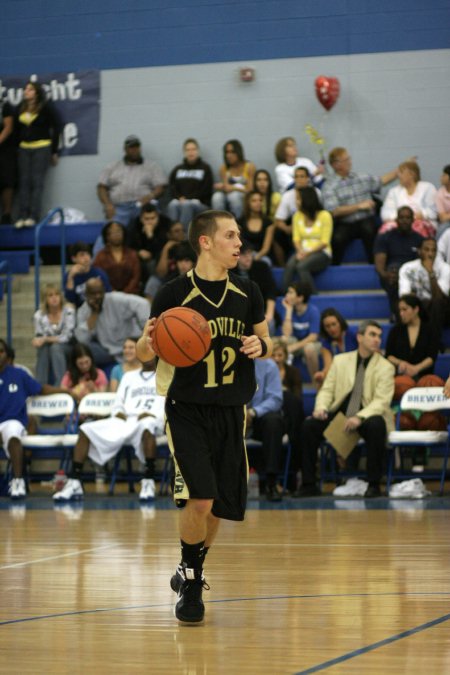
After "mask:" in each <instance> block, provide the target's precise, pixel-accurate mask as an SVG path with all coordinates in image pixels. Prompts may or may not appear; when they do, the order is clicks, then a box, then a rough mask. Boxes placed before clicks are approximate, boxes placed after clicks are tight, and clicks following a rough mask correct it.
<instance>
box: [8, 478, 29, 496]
mask: <svg viewBox="0 0 450 675" xmlns="http://www.w3.org/2000/svg"><path fill="white" fill-rule="evenodd" d="M9 496H10V497H11V499H24V497H26V496H27V488H26V485H25V481H24V479H23V478H13V479H12V481H11V482H10V484H9Z"/></svg>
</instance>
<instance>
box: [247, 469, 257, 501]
mask: <svg viewBox="0 0 450 675" xmlns="http://www.w3.org/2000/svg"><path fill="white" fill-rule="evenodd" d="M247 496H248V498H249V499H258V497H259V476H258V474H257V473H256V469H253V468H252V469H250V472H249V477H248V489H247Z"/></svg>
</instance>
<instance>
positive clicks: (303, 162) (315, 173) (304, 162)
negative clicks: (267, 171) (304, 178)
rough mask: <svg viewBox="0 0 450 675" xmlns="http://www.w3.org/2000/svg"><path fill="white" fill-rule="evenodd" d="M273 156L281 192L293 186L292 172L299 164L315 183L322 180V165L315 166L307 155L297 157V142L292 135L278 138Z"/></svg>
mask: <svg viewBox="0 0 450 675" xmlns="http://www.w3.org/2000/svg"><path fill="white" fill-rule="evenodd" d="M275 157H276V159H277V162H279V163H278V165H277V166H276V167H275V177H276V181H277V186H278V190H279V191H280V192H281V194H283V192H286V190H290V189H291V188H293V187H294V173H295V169H297V167H299V166H302V167H305V168H306V169H308V172H309V174H310V176H311V178H312V180H313V182H314V183H315V184H316V183H319V184H320V183H321V182H322V178H323V177H322V173H323V167H322V166H316V165H315V164H314V162H313V161H312V160H310V159H308V157H299V155H298V149H297V143H296V142H295V138H292V136H285V137H284V138H280V140H279V141H278V143H277V144H276V146H275Z"/></svg>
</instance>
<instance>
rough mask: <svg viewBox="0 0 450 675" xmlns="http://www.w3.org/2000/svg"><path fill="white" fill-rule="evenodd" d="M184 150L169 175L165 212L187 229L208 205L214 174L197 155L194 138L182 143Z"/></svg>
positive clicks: (198, 150)
mask: <svg viewBox="0 0 450 675" xmlns="http://www.w3.org/2000/svg"><path fill="white" fill-rule="evenodd" d="M183 153H184V160H183V163H182V164H178V165H177V166H176V167H175V168H174V169H173V170H172V172H171V174H170V177H169V187H170V189H171V192H172V199H171V201H170V202H169V204H168V206H167V215H168V216H169V218H170V219H171V220H173V221H177V222H180V223H183V225H184V229H185V230H186V231H187V229H188V226H189V223H190V222H191V220H192V218H193V217H194V216H196V215H197V213H201V212H202V211H206V209H207V208H209V206H210V204H211V195H212V190H213V173H212V170H211V167H210V166H209V164H207V163H206V162H204V161H203V160H202V158H201V157H200V149H199V146H198V143H197V141H196V140H195V139H194V138H188V139H187V140H186V141H185V142H184V144H183Z"/></svg>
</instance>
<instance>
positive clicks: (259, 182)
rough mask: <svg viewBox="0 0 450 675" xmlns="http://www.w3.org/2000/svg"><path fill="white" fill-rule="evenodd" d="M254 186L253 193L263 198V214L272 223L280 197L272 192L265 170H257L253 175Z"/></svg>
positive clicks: (268, 176) (277, 193) (269, 177)
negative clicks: (257, 193)
mask: <svg viewBox="0 0 450 675" xmlns="http://www.w3.org/2000/svg"><path fill="white" fill-rule="evenodd" d="M254 185H255V187H254V192H259V194H260V195H262V198H263V214H264V215H265V216H268V217H269V218H270V219H271V220H272V221H273V220H274V218H275V212H276V210H277V208H278V204H279V203H280V201H281V195H280V193H279V192H274V190H273V186H272V178H271V176H270V173H269V172H268V171H266V170H265V169H258V171H257V172H256V173H255V179H254Z"/></svg>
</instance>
